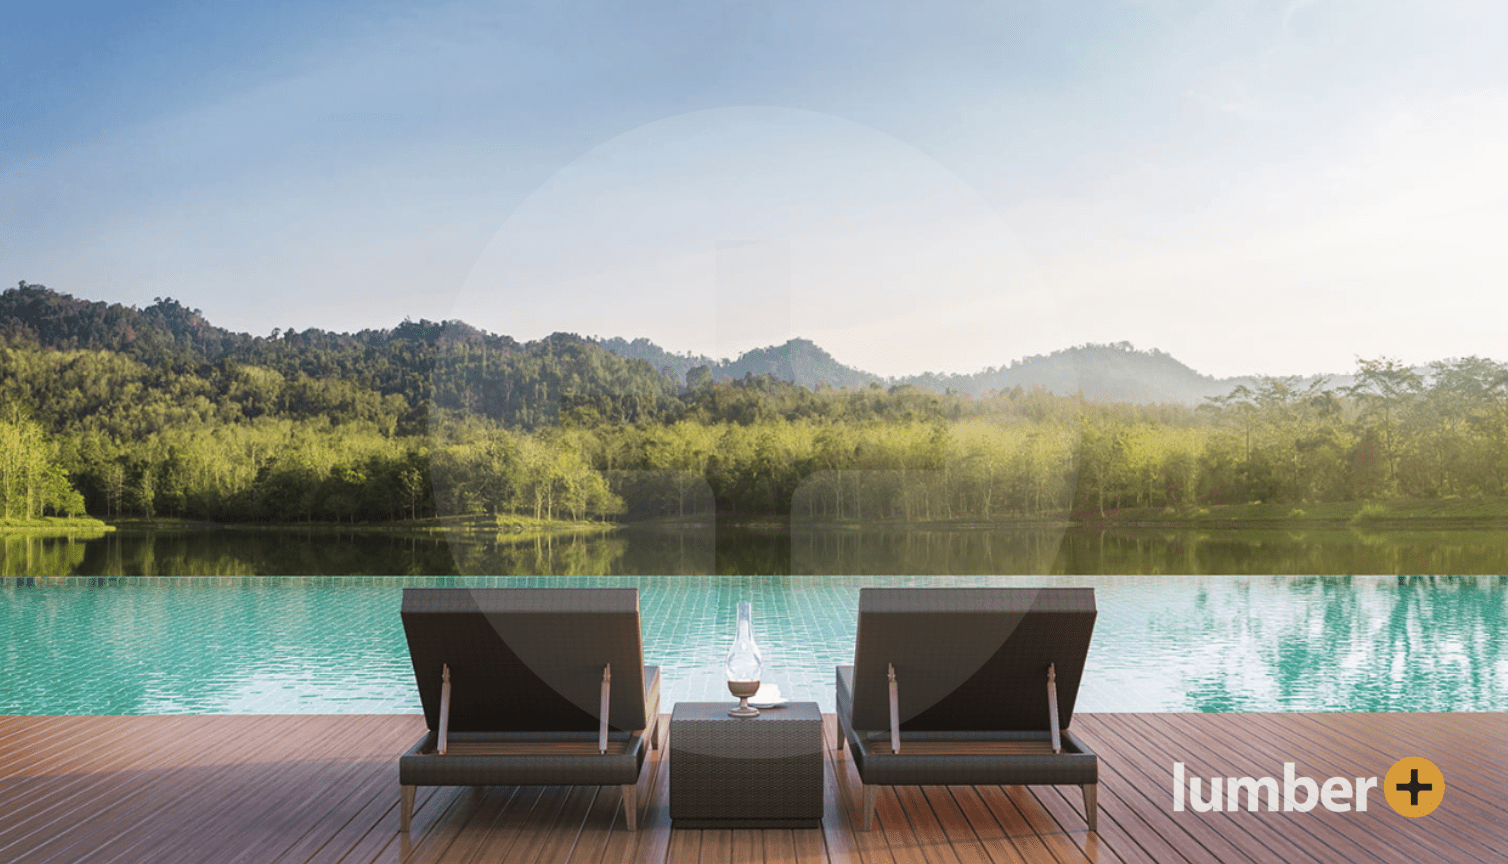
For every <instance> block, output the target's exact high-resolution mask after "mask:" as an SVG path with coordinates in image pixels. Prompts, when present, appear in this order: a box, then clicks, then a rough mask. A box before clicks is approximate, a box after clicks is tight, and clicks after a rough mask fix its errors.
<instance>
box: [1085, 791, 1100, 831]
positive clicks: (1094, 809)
mask: <svg viewBox="0 0 1508 864" xmlns="http://www.w3.org/2000/svg"><path fill="white" fill-rule="evenodd" d="M1099 800H1100V784H1098V783H1085V784H1084V818H1085V821H1087V822H1088V823H1089V830H1090V831H1096V832H1097V831H1098V830H1099V828H1098V827H1096V826H1098V825H1099V824H1100V805H1099Z"/></svg>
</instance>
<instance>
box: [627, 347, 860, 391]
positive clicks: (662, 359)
mask: <svg viewBox="0 0 1508 864" xmlns="http://www.w3.org/2000/svg"><path fill="white" fill-rule="evenodd" d="M597 344H598V345H601V346H602V347H603V348H606V349H607V350H608V351H611V352H612V353H614V354H617V355H618V356H620V357H623V358H625V359H629V360H643V361H644V362H646V363H648V364H649V365H650V366H653V367H654V368H656V369H658V370H660V371H661V372H662V373H664V374H665V375H667V376H669V377H671V378H673V379H675V380H676V382H677V383H679V384H685V383H686V376H687V375H689V374H690V373H691V372H692V370H694V369H698V368H704V369H706V370H707V372H708V373H709V374H710V375H711V376H712V380H714V381H716V380H718V379H721V378H724V377H727V378H733V379H739V378H743V377H744V376H745V375H770V376H773V377H775V378H779V379H780V380H782V381H790V382H792V383H794V384H800V385H801V386H803V387H807V388H809V389H813V390H815V389H817V388H818V387H821V386H824V385H825V386H828V387H833V388H836V389H843V388H848V389H850V390H857V389H859V388H861V387H868V386H869V385H870V384H872V383H881V384H883V383H886V382H885V379H883V378H881V377H880V376H878V375H872V374H870V373H868V372H863V371H860V370H858V369H854V368H853V367H851V366H845V365H843V364H842V363H839V362H838V361H837V360H835V359H833V355H831V354H829V353H827V352H826V351H824V350H822V349H821V348H820V347H818V346H817V344H816V343H815V342H812V341H811V340H809V339H792V340H791V341H789V342H787V343H785V344H784V345H772V346H770V347H768V348H755V349H753V350H752V351H746V352H744V353H743V354H742V355H740V356H739V358H738V359H737V360H713V359H712V358H710V357H706V356H703V355H699V354H689V353H688V354H672V353H670V352H669V351H666V350H665V349H663V348H661V347H660V346H658V345H656V344H655V343H653V342H651V341H649V340H648V339H643V338H640V339H635V340H633V341H632V342H630V341H628V340H626V339H618V338H614V339H598V340H597Z"/></svg>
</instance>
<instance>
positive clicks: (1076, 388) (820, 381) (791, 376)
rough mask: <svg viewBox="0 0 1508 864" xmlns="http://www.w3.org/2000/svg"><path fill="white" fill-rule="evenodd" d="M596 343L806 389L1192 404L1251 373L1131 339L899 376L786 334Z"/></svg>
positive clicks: (684, 367)
mask: <svg viewBox="0 0 1508 864" xmlns="http://www.w3.org/2000/svg"><path fill="white" fill-rule="evenodd" d="M598 344H599V345H601V346H602V347H604V348H606V349H607V350H608V351H611V352H613V353H615V354H618V355H620V356H622V357H626V358H629V359H635V360H644V361H646V362H648V363H649V364H650V365H651V366H653V367H654V368H656V369H659V370H660V371H661V372H662V373H664V374H666V375H668V376H670V377H672V378H674V379H676V381H677V383H684V382H685V380H686V376H687V374H688V373H690V372H691V371H692V370H693V369H696V368H697V367H705V368H706V370H707V371H708V372H709V373H710V374H711V375H712V377H713V379H714V380H716V379H718V378H722V377H724V376H727V377H730V378H735V379H737V378H742V377H744V375H746V374H749V373H752V374H754V375H772V376H774V377H776V378H779V379H781V380H784V381H791V382H794V383H796V384H800V385H803V386H805V387H809V388H813V389H815V388H817V387H818V386H820V385H824V384H825V385H827V386H830V387H834V388H848V389H859V388H863V387H867V386H869V385H870V384H873V383H878V384H880V385H882V386H885V387H891V386H896V385H901V386H905V385H910V386H914V387H918V388H921V389H924V390H932V391H935V392H938V393H944V392H947V391H949V390H952V391H954V392H958V393H967V394H969V395H972V396H983V395H985V394H987V393H990V392H991V391H997V390H1010V389H1013V388H1015V387H1020V388H1022V389H1027V390H1029V389H1031V388H1033V387H1042V388H1043V389H1046V390H1048V391H1050V392H1053V393H1058V394H1063V395H1073V394H1074V393H1079V392H1082V393H1083V394H1084V396H1085V397H1086V398H1089V399H1093V400H1096V401H1104V402H1134V403H1139V404H1151V403H1156V402H1181V403H1184V404H1187V405H1198V404H1201V403H1203V402H1204V401H1205V400H1206V399H1207V398H1209V397H1211V396H1224V395H1226V394H1228V393H1230V392H1231V391H1232V390H1234V389H1235V388H1236V387H1237V386H1239V385H1242V384H1244V385H1247V386H1252V385H1253V383H1254V379H1253V378H1251V377H1235V378H1214V377H1212V376H1209V375H1201V374H1199V373H1198V372H1196V371H1194V370H1193V369H1191V368H1189V367H1188V366H1187V365H1185V364H1183V363H1180V362H1179V361H1177V360H1175V359H1173V357H1172V356H1170V355H1168V354H1166V353H1164V352H1162V351H1159V350H1157V349H1155V348H1154V349H1151V350H1149V351H1139V350H1137V349H1136V348H1135V347H1134V346H1132V345H1131V344H1130V343H1129V342H1117V343H1115V344H1111V345H1093V344H1090V345H1079V346H1075V347H1073V348H1066V349H1063V350H1061V351H1054V352H1053V353H1051V354H1046V355H1038V356H1033V357H1027V358H1025V359H1022V360H1017V361H1015V362H1013V363H1011V364H1010V365H1009V366H997V367H994V368H990V369H985V370H983V371H981V372H975V373H972V374H967V375H965V374H941V373H935V372H927V373H923V374H920V375H908V376H904V377H899V378H882V377H881V376H879V375H875V374H872V373H869V372H865V371H863V370H860V369H855V368H853V367H851V366H846V365H844V364H842V363H840V362H838V361H837V360H836V359H834V358H833V356H832V355H831V354H829V353H827V352H826V351H824V350H823V349H822V348H820V347H818V346H817V345H816V344H815V343H813V342H811V341H810V340H807V339H792V340H791V341H789V342H787V343H785V344H784V345H774V346H770V347H768V348H757V349H755V350H753V351H749V352H746V353H745V354H743V355H742V356H740V357H739V358H738V359H737V360H722V361H718V360H712V359H710V358H708V357H704V356H699V355H693V354H672V353H670V352H668V351H666V350H664V349H663V348H660V347H659V346H658V345H655V344H654V343H653V342H650V341H649V340H648V339H635V340H633V341H632V342H628V341H626V340H624V339H601V340H598Z"/></svg>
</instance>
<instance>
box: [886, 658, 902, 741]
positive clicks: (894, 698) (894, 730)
mask: <svg viewBox="0 0 1508 864" xmlns="http://www.w3.org/2000/svg"><path fill="white" fill-rule="evenodd" d="M885 665H886V667H887V672H886V674H887V675H888V676H889V677H890V752H891V753H899V752H901V699H900V690H899V689H898V688H897V686H896V681H895V664H894V663H887V664H885Z"/></svg>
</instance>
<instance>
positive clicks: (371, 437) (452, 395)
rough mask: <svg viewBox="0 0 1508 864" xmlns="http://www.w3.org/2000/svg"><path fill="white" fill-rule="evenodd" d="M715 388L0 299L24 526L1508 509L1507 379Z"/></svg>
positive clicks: (553, 347)
mask: <svg viewBox="0 0 1508 864" xmlns="http://www.w3.org/2000/svg"><path fill="white" fill-rule="evenodd" d="M807 345H809V346H810V343H807ZM798 347H801V346H798ZM1109 347H1110V348H1113V349H1115V350H1117V351H1125V350H1129V346H1124V347H1122V346H1109ZM811 349H815V350H811ZM803 350H805V352H806V353H805V355H804V356H806V357H808V358H809V359H812V360H813V362H817V361H821V360H822V358H823V357H826V356H827V355H825V352H820V349H816V346H810V349H805V348H804V349H803ZM1162 356H1165V355H1162ZM827 359H828V360H830V359H831V358H830V357H828V358H827ZM1169 360H1171V358H1169ZM695 368H696V367H693V369H695ZM1184 368H1186V367H1184ZM777 371H780V370H777ZM785 371H796V372H799V371H800V370H796V369H794V368H791V369H787V370H785ZM997 371H998V370H997ZM690 379H691V380H690V381H689V382H687V383H677V382H675V381H673V380H672V379H671V378H669V377H667V376H665V375H663V374H661V373H660V372H658V371H657V370H656V369H654V368H653V367H652V366H651V365H650V364H649V363H647V362H645V361H644V360H635V359H627V358H624V357H621V356H618V355H616V354H614V353H612V352H610V351H608V350H606V349H604V348H603V347H602V346H601V345H599V344H597V343H596V342H594V341H592V340H588V339H583V338H581V337H577V336H573V335H569V334H556V335H554V336H550V337H548V338H546V339H542V340H538V341H535V342H527V343H520V342H517V341H515V340H513V339H511V338H509V337H506V336H498V335H493V334H488V333H483V332H481V331H478V330H476V329H474V328H471V327H468V326H466V325H464V324H461V323H458V322H443V323H436V322H429V321H419V322H404V323H402V324H400V325H398V326H397V327H395V328H393V329H392V330H369V331H362V332H360V333H355V334H345V333H329V332H323V331H318V330H306V331H303V332H275V333H274V334H272V335H271V336H268V337H260V336H250V335H247V334H237V333H230V332H228V331H225V330H222V329H219V328H216V327H214V326H212V325H211V324H209V323H208V322H207V321H205V320H204V318H203V316H202V315H200V314H199V313H198V312H197V311H195V310H191V309H186V308H185V307H183V306H182V305H180V304H178V303H177V302H175V301H173V300H171V299H161V300H158V301H157V302H156V303H154V304H153V305H152V306H150V307H147V308H146V309H141V310H137V309H133V308H129V307H122V306H119V305H112V304H104V303H91V302H87V301H81V300H76V299H74V298H72V297H69V296H68V295H65V294H59V293H56V292H53V291H50V290H48V289H46V288H43V287H41V286H36V285H26V284H24V283H23V284H22V285H21V286H20V287H18V288H15V289H11V290H9V291H6V292H4V293H3V294H0V421H3V422H0V490H3V491H4V494H5V500H4V505H5V507H7V508H10V509H9V510H8V511H7V512H16V513H22V512H24V513H28V514H38V513H43V512H46V513H60V514H61V513H67V512H77V511H78V510H79V509H81V506H82V508H86V509H87V511H88V513H89V514H91V515H94V516H99V517H104V518H110V517H116V516H123V515H147V516H151V515H170V516H182V517H190V518H200V519H214V520H223V521H280V522H286V521H320V520H323V521H355V520H392V519H405V518H422V517H428V516H433V515H436V514H445V515H450V514H469V513H488V514H494V515H498V516H509V515H522V516H528V517H531V518H538V519H544V520H559V519H578V520H579V519H637V518H649V517H655V516H665V515H672V516H686V515H692V514H698V513H700V514H705V513H707V512H708V511H709V510H711V509H714V508H715V510H716V513H717V514H718V515H719V516H726V517H733V518H741V517H751V516H785V515H790V516H792V517H793V518H798V519H814V520H823V519H845V520H846V519H863V520H872V519H895V520H913V521H914V520H939V519H948V520H961V519H969V520H975V519H977V520H989V519H998V518H1010V517H1028V518H1029V517H1034V516H1040V515H1043V514H1049V513H1060V512H1062V511H1064V510H1065V509H1069V508H1072V509H1074V510H1075V511H1077V512H1078V513H1080V514H1081V515H1086V516H1091V515H1093V514H1096V513H1102V512H1106V511H1108V510H1112V509H1115V508H1121V507H1184V508H1188V507H1196V506H1203V505H1211V504H1225V503H1246V502H1250V501H1254V500H1261V501H1271V502H1294V504H1295V505H1298V504H1302V503H1304V502H1319V501H1352V500H1372V499H1381V498H1391V497H1398V496H1407V497H1416V498H1431V497H1448V496H1462V497H1498V496H1504V495H1508V369H1505V367H1504V366H1503V365H1502V364H1499V363H1497V362H1495V361H1491V360H1485V359H1480V358H1465V359H1458V360H1450V361H1442V362H1439V363H1436V364H1433V365H1432V366H1431V367H1430V368H1429V369H1428V370H1426V372H1425V373H1424V374H1421V373H1419V372H1418V371H1416V370H1413V369H1410V368H1408V367H1405V366H1403V365H1401V364H1399V363H1396V362H1394V361H1391V360H1387V359H1385V358H1382V359H1377V360H1367V361H1361V362H1360V363H1359V365H1358V369H1357V370H1356V375H1355V377H1354V378H1352V379H1350V380H1349V383H1347V384H1346V385H1345V386H1339V385H1337V384H1333V383H1330V382H1326V381H1324V380H1312V381H1310V380H1301V379H1298V378H1256V379H1252V380H1251V383H1250V384H1249V385H1247V384H1242V385H1239V386H1236V387H1234V388H1233V389H1232V390H1231V391H1229V392H1227V393H1225V394H1223V395H1221V396H1219V397H1217V398H1215V399H1212V400H1208V401H1206V402H1205V403H1204V404H1203V405H1201V406H1199V407H1191V406H1187V405H1178V404H1160V405H1139V404H1132V403H1129V402H1115V401H1095V400H1092V399H1087V398H1084V397H1081V396H1079V395H1072V396H1067V395H1054V394H1052V393H1049V392H1048V391H1047V390H1045V389H1040V388H1037V389H1029V388H1023V387H1010V388H1001V389H997V390H995V391H993V392H988V393H985V394H982V395H968V394H966V393H963V392H958V390H957V389H956V388H955V389H954V392H951V393H949V392H936V391H933V390H928V389H923V388H919V387H915V386H909V385H899V384H897V385H892V386H890V387H882V386H880V385H879V384H875V383H871V384H869V385H867V386H863V387H856V388H851V389H834V388H832V387H827V388H820V389H817V390H813V389H808V388H806V387H802V386H799V385H797V384H792V383H790V382H788V381H785V380H782V379H781V378H779V377H775V376H773V375H755V374H747V375H745V376H743V377H741V378H738V379H736V380H733V379H730V378H726V377H722V378H715V377H714V376H713V375H712V374H711V371H710V370H707V371H706V372H705V373H701V372H698V373H696V374H693V375H691V376H690Z"/></svg>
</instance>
